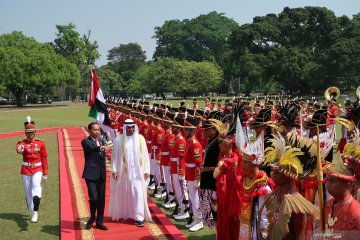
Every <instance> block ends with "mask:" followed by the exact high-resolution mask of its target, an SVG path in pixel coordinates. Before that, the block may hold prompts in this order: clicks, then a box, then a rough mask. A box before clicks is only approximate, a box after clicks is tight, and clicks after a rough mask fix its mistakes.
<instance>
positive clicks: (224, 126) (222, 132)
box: [208, 118, 229, 138]
mask: <svg viewBox="0 0 360 240" xmlns="http://www.w3.org/2000/svg"><path fill="white" fill-rule="evenodd" d="M208 121H209V122H210V123H211V125H213V126H214V127H215V128H216V129H217V130H218V132H219V136H220V137H222V138H224V137H225V136H226V134H227V133H228V130H229V124H228V123H223V122H221V121H220V120H217V119H213V118H212V119H208Z"/></svg>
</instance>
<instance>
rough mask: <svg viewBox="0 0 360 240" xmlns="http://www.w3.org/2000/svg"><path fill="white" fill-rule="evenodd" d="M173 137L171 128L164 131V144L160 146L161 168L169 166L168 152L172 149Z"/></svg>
mask: <svg viewBox="0 0 360 240" xmlns="http://www.w3.org/2000/svg"><path fill="white" fill-rule="evenodd" d="M174 143H175V135H174V134H172V131H171V128H169V129H167V130H166V131H165V138H164V142H163V144H162V145H161V160H160V163H161V165H163V166H170V152H171V150H172V149H173V147H174Z"/></svg>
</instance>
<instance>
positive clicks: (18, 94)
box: [14, 89, 24, 107]
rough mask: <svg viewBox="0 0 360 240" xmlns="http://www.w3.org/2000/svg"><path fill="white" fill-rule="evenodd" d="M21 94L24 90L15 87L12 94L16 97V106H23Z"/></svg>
mask: <svg viewBox="0 0 360 240" xmlns="http://www.w3.org/2000/svg"><path fill="white" fill-rule="evenodd" d="M23 94H24V91H23V90H22V89H17V90H16V91H15V92H14V96H15V98H16V106H17V107H23V106H24V102H23Z"/></svg>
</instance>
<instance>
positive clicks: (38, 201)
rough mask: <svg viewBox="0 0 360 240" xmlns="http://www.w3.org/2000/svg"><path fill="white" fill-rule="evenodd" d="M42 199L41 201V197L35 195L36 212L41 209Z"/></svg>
mask: <svg viewBox="0 0 360 240" xmlns="http://www.w3.org/2000/svg"><path fill="white" fill-rule="evenodd" d="M40 201H41V198H39V197H38V196H34V197H33V203H34V211H35V212H37V211H39V206H40Z"/></svg>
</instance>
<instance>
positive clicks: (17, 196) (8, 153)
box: [0, 133, 60, 240]
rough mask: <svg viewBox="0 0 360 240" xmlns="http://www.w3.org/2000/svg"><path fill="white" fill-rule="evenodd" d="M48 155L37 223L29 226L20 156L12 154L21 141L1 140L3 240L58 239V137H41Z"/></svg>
mask: <svg viewBox="0 0 360 240" xmlns="http://www.w3.org/2000/svg"><path fill="white" fill-rule="evenodd" d="M38 138H40V139H43V140H45V141H46V147H47V151H48V154H49V158H48V161H49V178H48V180H47V182H46V191H45V190H44V188H43V197H42V200H41V204H40V209H39V221H38V223H31V222H30V213H29V212H28V210H27V207H26V202H25V193H24V188H23V184H22V179H21V174H20V169H21V162H22V156H21V155H19V154H17V153H16V151H15V144H16V143H17V141H18V140H21V139H23V137H15V138H10V139H0V146H1V149H2V156H3V157H2V159H1V162H2V170H1V171H0V179H1V180H0V186H1V188H0V189H1V194H0V206H1V211H0V226H1V233H0V234H1V236H0V239H2V240H7V239H8V240H15V239H44V240H51V239H59V235H60V228H59V222H60V221H59V168H58V143H57V134H55V133H48V134H41V135H39V136H38Z"/></svg>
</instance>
